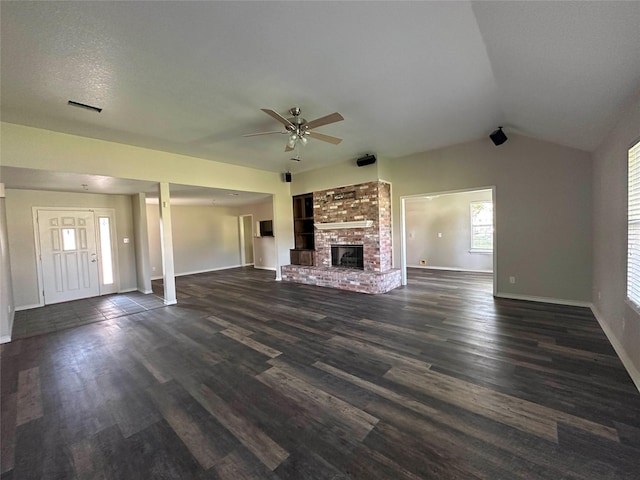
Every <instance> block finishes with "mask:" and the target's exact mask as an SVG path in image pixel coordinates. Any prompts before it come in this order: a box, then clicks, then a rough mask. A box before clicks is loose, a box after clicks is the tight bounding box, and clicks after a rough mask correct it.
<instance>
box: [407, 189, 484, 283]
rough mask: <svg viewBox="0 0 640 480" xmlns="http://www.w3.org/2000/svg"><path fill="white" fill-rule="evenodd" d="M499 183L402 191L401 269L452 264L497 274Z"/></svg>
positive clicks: (462, 269)
mask: <svg viewBox="0 0 640 480" xmlns="http://www.w3.org/2000/svg"><path fill="white" fill-rule="evenodd" d="M494 207H495V187H479V188H474V189H467V190H456V191H445V192H430V193H424V194H420V195H411V196H406V197H401V269H402V282H403V285H406V284H407V283H408V277H407V269H408V268H412V269H415V270H412V271H414V272H415V271H418V269H425V270H431V271H434V270H447V271H459V272H468V273H476V274H481V275H484V276H486V275H490V276H491V278H492V279H493V291H494V294H495V290H496V283H497V282H496V281H495V279H496V278H497V267H496V265H497V262H496V257H497V255H496V252H497V249H496V247H497V245H496V225H495V208H494Z"/></svg>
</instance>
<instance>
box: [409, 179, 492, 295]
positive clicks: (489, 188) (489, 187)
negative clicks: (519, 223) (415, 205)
mask: <svg viewBox="0 0 640 480" xmlns="http://www.w3.org/2000/svg"><path fill="white" fill-rule="evenodd" d="M477 190H491V199H492V201H493V296H494V297H495V296H496V295H497V292H498V242H497V240H498V234H497V231H498V224H497V222H496V210H497V208H498V207H497V204H498V201H497V197H496V187H495V185H489V186H486V187H470V188H463V189H460V190H449V191H442V192H428V193H418V194H413V195H403V196H401V197H400V270H401V273H402V285H406V284H407V225H406V212H405V200H406V199H407V198H415V197H427V196H436V195H447V194H452V193H465V192H475V191H477Z"/></svg>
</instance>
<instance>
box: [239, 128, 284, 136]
mask: <svg viewBox="0 0 640 480" xmlns="http://www.w3.org/2000/svg"><path fill="white" fill-rule="evenodd" d="M272 133H287V132H281V131H280V130H277V131H275V132H258V133H247V134H245V135H242V136H243V137H255V136H256V135H271V134H272Z"/></svg>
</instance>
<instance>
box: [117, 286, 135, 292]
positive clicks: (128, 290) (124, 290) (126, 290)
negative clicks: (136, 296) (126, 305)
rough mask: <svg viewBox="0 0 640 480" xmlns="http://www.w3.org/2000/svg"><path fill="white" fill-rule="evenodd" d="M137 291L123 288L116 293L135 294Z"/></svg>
mask: <svg viewBox="0 0 640 480" xmlns="http://www.w3.org/2000/svg"><path fill="white" fill-rule="evenodd" d="M137 291H138V289H137V288H136V287H133V288H125V289H123V290H118V293H130V292H137Z"/></svg>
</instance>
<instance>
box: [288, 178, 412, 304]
mask: <svg viewBox="0 0 640 480" xmlns="http://www.w3.org/2000/svg"><path fill="white" fill-rule="evenodd" d="M313 219H314V226H315V232H314V240H315V252H314V266H301V265H285V266H283V267H282V280H284V281H290V282H298V283H305V284H308V285H318V286H323V287H332V288H339V289H343V290H352V291H355V292H362V293H385V292H388V291H389V290H392V289H394V288H397V287H399V286H400V284H401V281H402V280H401V275H400V270H399V269H394V268H391V266H392V248H391V235H392V232H391V185H390V184H388V183H386V182H382V181H377V182H369V183H363V184H359V185H351V186H347V187H340V188H334V189H331V190H323V191H319V192H313ZM350 245H354V246H356V245H357V246H360V245H361V246H362V267H361V268H349V267H345V266H333V265H332V257H331V250H332V249H331V247H332V246H334V247H335V246H350ZM334 251H335V249H334Z"/></svg>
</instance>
